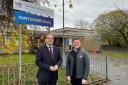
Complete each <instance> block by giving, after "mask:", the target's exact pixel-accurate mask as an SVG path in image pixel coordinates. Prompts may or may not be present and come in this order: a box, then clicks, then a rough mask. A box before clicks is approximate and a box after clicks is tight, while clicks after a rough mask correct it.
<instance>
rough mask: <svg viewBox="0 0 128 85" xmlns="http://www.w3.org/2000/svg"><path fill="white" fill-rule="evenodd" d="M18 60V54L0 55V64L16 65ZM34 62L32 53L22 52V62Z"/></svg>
mask: <svg viewBox="0 0 128 85" xmlns="http://www.w3.org/2000/svg"><path fill="white" fill-rule="evenodd" d="M18 62H19V55H17V54H14V55H9V56H4V57H3V56H2V55H1V56H0V65H1V64H14V65H17V64H18ZM30 63H32V64H33V63H35V55H34V54H22V64H30Z"/></svg>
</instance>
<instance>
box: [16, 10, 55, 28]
mask: <svg viewBox="0 0 128 85" xmlns="http://www.w3.org/2000/svg"><path fill="white" fill-rule="evenodd" d="M15 19H16V23H19V24H32V25H40V26H47V27H53V18H50V17H43V16H37V15H33V14H30V13H26V12H23V11H15Z"/></svg>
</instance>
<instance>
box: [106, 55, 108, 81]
mask: <svg viewBox="0 0 128 85" xmlns="http://www.w3.org/2000/svg"><path fill="white" fill-rule="evenodd" d="M106 79H108V57H107V56H106Z"/></svg>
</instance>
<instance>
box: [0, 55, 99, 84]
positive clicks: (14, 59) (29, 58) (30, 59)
mask: <svg viewBox="0 0 128 85" xmlns="http://www.w3.org/2000/svg"><path fill="white" fill-rule="evenodd" d="M18 60H19V56H18V54H14V55H9V56H8V57H5V56H4V57H3V56H1V57H0V65H2V64H3V65H6V64H13V65H18ZM22 64H25V65H27V64H32V65H30V67H27V66H24V67H22V70H23V71H22V72H23V73H22V74H23V76H24V77H23V79H25V80H28V79H29V78H28V76H27V74H28V73H30V75H29V77H30V80H33V79H34V80H36V81H37V78H36V74H37V70H38V68H37V66H36V65H35V55H34V54H22ZM27 68H29V70H27ZM4 69H5V70H6V71H5V75H6V77H7V73H8V72H7V69H8V67H5V68H4ZM12 69H13V68H12ZM16 69H17V70H16V74H17V75H18V67H16ZM30 70H31V71H30ZM12 72H13V71H12ZM65 72H66V71H65V69H64V68H62V67H61V68H60V69H59V80H58V84H57V85H60V84H61V85H69V82H68V81H67V80H66V77H65V74H66V73H65ZM10 74H11V73H10ZM0 76H2V75H1V73H0ZM6 77H5V81H7V80H8V79H7V78H6ZM16 77H18V76H16ZM96 79H97V76H96V75H92V74H90V75H89V81H90V82H91V81H93V80H96ZM30 80H28V81H30ZM0 81H1V78H0Z"/></svg>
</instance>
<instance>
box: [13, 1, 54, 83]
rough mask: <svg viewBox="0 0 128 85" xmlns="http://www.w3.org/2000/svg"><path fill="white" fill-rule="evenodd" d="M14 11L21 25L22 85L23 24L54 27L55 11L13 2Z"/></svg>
mask: <svg viewBox="0 0 128 85" xmlns="http://www.w3.org/2000/svg"><path fill="white" fill-rule="evenodd" d="M13 9H14V11H15V21H16V23H17V24H20V28H19V65H18V67H19V85H21V79H22V78H21V69H22V59H21V58H22V32H21V24H31V25H40V26H46V27H49V29H50V27H53V25H54V21H53V20H54V19H53V18H54V10H53V9H50V8H47V7H43V6H40V5H35V4H34V3H29V2H26V1H21V0H13Z"/></svg>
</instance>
